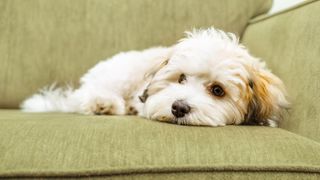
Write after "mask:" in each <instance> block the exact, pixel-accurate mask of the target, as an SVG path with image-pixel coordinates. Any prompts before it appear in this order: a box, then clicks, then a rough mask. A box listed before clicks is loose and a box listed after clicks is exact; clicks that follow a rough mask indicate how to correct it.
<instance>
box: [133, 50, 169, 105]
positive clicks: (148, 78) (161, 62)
mask: <svg viewBox="0 0 320 180" xmlns="http://www.w3.org/2000/svg"><path fill="white" fill-rule="evenodd" d="M172 49H173V48H170V51H169V53H168V54H166V55H165V56H164V57H161V58H159V59H158V60H156V61H157V62H158V63H156V64H155V65H154V66H153V67H152V68H150V69H149V71H147V72H146V74H145V75H144V79H145V80H146V81H150V82H149V84H148V86H147V87H146V89H145V90H144V91H143V93H142V95H140V96H139V100H140V101H141V102H142V103H145V102H146V100H147V99H148V97H149V90H148V88H149V87H150V84H151V82H152V80H153V77H154V76H155V75H156V74H157V72H159V71H160V70H161V69H162V68H163V67H165V66H166V65H167V64H168V63H169V60H170V56H171V54H172Z"/></svg>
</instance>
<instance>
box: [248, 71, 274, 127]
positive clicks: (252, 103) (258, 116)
mask: <svg viewBox="0 0 320 180" xmlns="http://www.w3.org/2000/svg"><path fill="white" fill-rule="evenodd" d="M272 83H273V80H272V78H271V77H269V76H268V74H264V73H261V72H255V74H254V76H253V79H252V80H249V81H248V84H247V91H248V93H247V94H248V95H247V96H246V97H245V98H246V100H247V101H248V102H249V104H248V109H247V114H246V117H245V124H255V125H267V124H268V119H269V118H271V116H272V114H273V111H274V102H273V98H272V94H271V93H270V91H269V86H270V84H272Z"/></svg>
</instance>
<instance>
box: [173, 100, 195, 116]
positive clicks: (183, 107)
mask: <svg viewBox="0 0 320 180" xmlns="http://www.w3.org/2000/svg"><path fill="white" fill-rule="evenodd" d="M190 109H191V108H190V106H189V105H188V104H187V102H185V101H184V100H177V101H175V102H173V104H172V106H171V112H172V114H173V115H174V116H175V117H177V118H180V117H183V116H184V115H186V114H188V113H189V112H190Z"/></svg>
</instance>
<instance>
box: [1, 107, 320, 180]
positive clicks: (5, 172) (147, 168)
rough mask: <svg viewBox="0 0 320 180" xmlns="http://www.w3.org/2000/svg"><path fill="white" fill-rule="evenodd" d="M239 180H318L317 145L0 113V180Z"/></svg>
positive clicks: (250, 133)
mask: <svg viewBox="0 0 320 180" xmlns="http://www.w3.org/2000/svg"><path fill="white" fill-rule="evenodd" d="M257 172H259V173H257ZM242 176H243V177H246V179H248V177H251V178H253V179H254V178H259V177H260V178H261V177H269V178H275V179H277V178H291V179H292V178H293V179H294V178H301V176H302V177H304V178H305V179H312V178H314V179H317V178H320V144H319V143H317V142H315V141H312V140H309V139H307V138H304V137H302V136H299V135H296V134H293V133H291V132H288V131H286V130H282V129H279V128H270V127H256V126H227V127H218V128H212V127H192V126H178V125H174V124H167V123H160V122H155V121H151V120H146V119H142V118H139V117H134V116H84V115H76V114H59V113H46V114H32V113H23V112H20V111H18V110H0V177H6V178H8V177H27V178H35V177H41V178H46V177H60V178H63V177H69V178H70V177H90V178H94V177H96V178H98V177H99V178H100V177H103V178H119V179H122V178H125V177H127V178H129V179H131V178H137V179H142V178H146V179H150V177H158V178H159V179H162V178H163V179H167V178H168V177H174V178H177V179H180V178H181V179H186V178H188V177H189V178H191V179H192V178H193V179H194V178H195V177H197V178H199V177H203V178H205V177H207V178H208V177H209V178H216V179H223V178H227V179H232V178H235V177H238V178H239V177H242Z"/></svg>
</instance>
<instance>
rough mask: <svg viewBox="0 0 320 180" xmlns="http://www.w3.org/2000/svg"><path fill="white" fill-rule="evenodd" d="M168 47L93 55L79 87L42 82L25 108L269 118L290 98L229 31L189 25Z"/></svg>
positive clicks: (204, 118)
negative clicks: (95, 57) (103, 56)
mask: <svg viewBox="0 0 320 180" xmlns="http://www.w3.org/2000/svg"><path fill="white" fill-rule="evenodd" d="M186 34H187V36H186V38H184V39H181V40H180V41H179V42H178V43H177V44H176V45H174V46H172V47H156V48H150V49H146V50H143V51H130V52H125V53H119V54H117V55H115V56H113V57H112V58H110V59H108V60H105V61H101V62H99V63H98V64H97V65H96V66H94V67H93V68H92V69H90V70H89V71H88V72H87V73H86V74H85V75H84V76H83V77H82V78H81V79H80V83H81V86H80V87H79V88H78V89H75V90H73V89H72V88H64V89H61V88H46V89H43V90H41V91H40V92H39V93H38V94H35V95H33V96H32V97H30V98H29V99H27V100H25V101H24V102H23V103H22V105H21V107H22V109H23V110H24V111H28V112H49V111H55V112H57V111H60V112H75V113H82V114H92V115H94V114H95V115H139V116H143V117H146V118H149V119H153V120H158V121H165V122H171V123H177V124H183V125H207V126H224V125H227V124H236V125H238V124H256V125H274V124H275V123H273V122H278V121H279V120H280V119H281V113H282V110H284V109H286V107H287V106H288V102H287V100H286V93H285V89H284V86H283V83H282V81H281V80H280V79H279V78H278V77H276V76H275V75H273V74H272V73H271V72H270V71H269V70H268V69H267V68H266V67H265V64H264V63H262V62H260V60H259V59H257V58H254V57H252V56H251V55H250V54H249V53H248V51H247V50H246V49H245V48H244V47H243V46H242V45H241V44H239V42H238V39H237V38H236V37H235V35H234V34H231V33H224V32H223V31H220V30H217V29H214V28H210V29H206V30H193V31H192V32H187V33H186Z"/></svg>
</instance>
